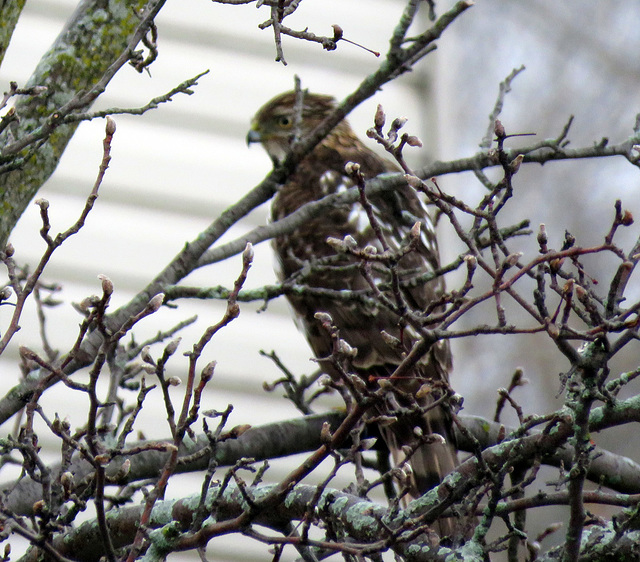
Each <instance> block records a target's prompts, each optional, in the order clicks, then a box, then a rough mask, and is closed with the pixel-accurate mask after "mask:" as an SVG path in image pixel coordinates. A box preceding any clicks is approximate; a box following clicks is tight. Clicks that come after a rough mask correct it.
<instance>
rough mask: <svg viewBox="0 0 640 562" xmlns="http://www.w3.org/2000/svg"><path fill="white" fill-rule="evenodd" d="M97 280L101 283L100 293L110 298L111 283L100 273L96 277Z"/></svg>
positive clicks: (111, 292) (111, 291)
mask: <svg viewBox="0 0 640 562" xmlns="http://www.w3.org/2000/svg"><path fill="white" fill-rule="evenodd" d="M98 279H100V282H101V283H102V292H103V293H104V294H105V295H106V296H108V297H110V296H111V295H112V294H113V281H111V279H109V278H108V277H107V276H106V275H103V274H102V273H101V274H100V275H98Z"/></svg>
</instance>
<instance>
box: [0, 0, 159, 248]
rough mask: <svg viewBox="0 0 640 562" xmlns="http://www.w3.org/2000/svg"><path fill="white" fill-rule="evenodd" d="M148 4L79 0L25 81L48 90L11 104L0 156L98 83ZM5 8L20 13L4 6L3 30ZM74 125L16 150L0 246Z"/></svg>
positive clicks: (5, 189)
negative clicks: (13, 118) (12, 118)
mask: <svg viewBox="0 0 640 562" xmlns="http://www.w3.org/2000/svg"><path fill="white" fill-rule="evenodd" d="M22 3H24V2H22ZM18 4H20V3H18ZM147 4H148V2H145V1H144V0H136V1H135V2H128V1H125V0H112V1H107V0H83V1H82V2H80V4H79V5H78V7H77V8H76V11H75V12H74V14H73V15H72V16H71V18H70V19H69V21H68V22H67V24H66V25H65V27H64V29H63V30H62V31H61V33H60V35H59V36H58V38H57V39H56V40H55V42H54V43H53V45H52V46H51V47H50V48H49V50H48V51H47V52H46V53H45V54H44V56H43V57H42V59H41V60H40V62H39V64H38V66H37V67H36V69H35V71H34V73H33V74H32V75H31V78H30V79H29V81H28V83H27V84H26V86H36V85H42V86H46V87H47V91H46V93H44V94H42V95H39V96H34V97H20V98H18V100H17V101H16V105H15V109H16V114H17V115H18V116H19V119H20V120H19V123H17V124H16V125H17V126H15V127H12V130H11V135H9V134H8V131H5V132H4V133H3V135H2V136H0V157H2V156H7V148H8V145H9V143H11V142H13V141H14V140H19V139H20V138H22V137H23V136H24V135H27V134H30V133H33V132H35V131H37V130H38V129H39V128H40V127H42V126H43V125H44V124H45V122H46V121H47V119H49V118H50V117H51V116H52V115H54V114H55V113H56V111H58V110H59V109H60V108H61V107H62V106H64V104H66V103H68V102H69V101H70V100H72V99H73V98H74V96H76V95H77V94H78V93H81V92H87V91H89V90H91V89H92V88H93V87H94V86H95V85H96V83H98V81H99V80H100V79H101V78H102V77H103V75H104V74H105V72H106V71H107V69H108V68H109V67H110V66H111V65H112V64H113V63H114V61H115V60H116V59H117V58H118V57H119V56H120V55H121V54H122V53H123V51H124V50H125V49H127V46H128V44H129V42H130V41H131V38H132V36H133V35H134V33H135V31H136V29H137V28H138V26H139V24H140V17H139V14H138V12H139V10H141V9H143V8H144V7H145V6H146V5H147ZM6 10H8V11H9V12H11V14H10V15H11V16H13V17H15V18H16V19H17V15H18V14H15V16H14V14H13V12H14V11H15V9H14V10H10V9H9V8H6V9H5V10H3V12H2V16H3V26H2V33H3V34H4V33H6V31H5V27H7V28H8V27H9V26H5V25H4V11H6ZM18 13H19V11H18ZM1 40H2V41H3V42H2V43H0V48H4V41H5V38H4V36H3V37H2V38H1ZM6 40H7V42H8V39H6ZM77 109H78V110H83V109H84V110H86V109H87V108H86V107H79V108H77ZM76 127H77V123H73V124H68V125H61V126H59V127H57V128H55V130H54V131H53V132H52V134H51V135H50V136H49V138H48V140H47V142H45V143H44V144H42V146H40V148H39V149H38V150H37V152H36V153H35V154H34V153H31V154H30V153H29V148H27V147H25V148H22V149H21V150H20V151H19V152H18V153H17V154H16V155H15V157H17V158H19V159H20V158H23V159H24V162H21V165H20V167H19V168H17V169H15V170H12V171H10V172H8V173H5V174H2V175H0V247H2V246H4V244H5V243H6V242H7V239H8V238H9V235H10V233H11V231H12V229H13V227H14V226H15V224H16V222H17V221H18V219H19V218H20V216H21V215H22V213H23V211H24V210H25V208H26V206H27V205H28V204H29V201H31V199H33V197H34V195H35V194H36V193H37V192H38V189H39V188H40V187H41V186H42V184H43V183H44V182H45V181H46V180H47V179H48V178H49V176H50V175H51V174H52V173H53V171H54V170H55V169H56V166H57V165H58V162H59V161H60V157H61V156H62V154H63V153H64V150H65V148H66V146H67V144H68V142H69V140H70V139H71V137H72V136H73V134H74V132H75V130H76Z"/></svg>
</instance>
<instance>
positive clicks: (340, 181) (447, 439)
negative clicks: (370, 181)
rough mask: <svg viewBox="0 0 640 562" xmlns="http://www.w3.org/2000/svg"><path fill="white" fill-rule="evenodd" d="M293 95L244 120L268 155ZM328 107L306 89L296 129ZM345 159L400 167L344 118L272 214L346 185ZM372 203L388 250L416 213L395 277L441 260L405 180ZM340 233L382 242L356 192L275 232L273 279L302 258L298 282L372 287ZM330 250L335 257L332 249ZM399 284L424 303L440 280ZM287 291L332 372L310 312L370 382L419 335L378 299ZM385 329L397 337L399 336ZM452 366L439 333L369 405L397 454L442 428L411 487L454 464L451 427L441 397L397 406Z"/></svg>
mask: <svg viewBox="0 0 640 562" xmlns="http://www.w3.org/2000/svg"><path fill="white" fill-rule="evenodd" d="M295 100H296V94H295V92H287V93H284V94H281V95H279V96H276V97H275V98H273V99H272V100H271V101H269V102H268V103H267V104H266V105H264V106H263V107H262V108H261V109H260V110H259V111H258V113H257V114H256V115H255V117H254V118H253V121H252V124H251V130H250V132H249V135H248V137H247V140H248V142H250V143H251V142H260V143H262V146H263V147H264V148H265V150H266V151H267V152H268V154H269V156H270V157H271V159H272V160H273V162H274V164H277V163H279V162H281V161H282V160H283V159H284V157H285V156H286V154H287V152H288V150H289V146H290V143H291V139H292V137H293V132H294V131H293V128H294V123H295V122H296V115H295V110H294V104H295ZM334 107H335V100H334V98H332V97H330V96H325V95H318V94H311V93H305V94H304V98H303V106H302V114H301V116H300V117H299V118H298V119H299V122H300V131H299V132H300V133H301V134H302V135H304V134H305V133H308V132H310V131H312V130H313V129H314V128H316V127H317V126H318V125H319V124H320V122H321V121H322V120H323V119H324V118H325V117H327V115H328V114H329V113H330V112H331V111H332V110H333V109H334ZM348 162H354V163H357V164H359V165H360V171H361V172H362V174H363V175H364V177H365V178H372V177H374V176H377V175H379V174H382V173H385V172H398V171H399V169H398V168H397V167H396V166H395V165H394V164H393V163H392V162H389V161H387V160H385V159H383V158H381V157H380V156H378V155H377V154H376V153H374V152H373V151H372V150H370V149H369V148H367V147H366V146H365V145H364V144H363V143H362V142H361V141H360V140H359V139H358V137H357V136H356V135H355V134H354V132H353V131H352V129H351V127H350V126H349V124H348V123H347V121H342V122H341V123H339V124H338V125H337V126H336V127H335V128H334V129H333V131H332V132H331V133H329V134H328V135H327V137H326V138H325V139H324V140H323V141H322V142H321V143H320V144H318V145H317V146H316V147H315V149H314V150H313V151H312V152H311V153H310V154H309V155H308V156H306V157H305V158H304V159H303V160H302V161H301V162H300V163H299V164H298V166H297V168H296V169H295V171H294V173H293V174H292V175H291V176H290V177H289V179H288V180H287V181H286V183H285V184H284V185H282V186H281V187H280V188H279V190H278V192H277V194H276V196H275V198H274V200H273V204H272V208H271V213H272V220H273V221H277V220H280V219H282V218H283V217H286V216H287V215H289V214H290V213H292V212H294V211H295V210H297V209H299V208H300V207H301V206H302V205H304V204H305V203H308V202H310V201H315V200H317V199H321V198H322V197H324V196H325V195H328V194H330V193H336V192H341V191H344V190H345V189H347V188H349V187H352V186H353V181H352V180H351V178H350V177H349V175H347V173H346V172H345V165H346V164H347V163H348ZM370 203H371V205H372V207H373V211H374V215H375V217H376V219H377V222H378V224H379V225H380V227H381V229H382V232H383V235H384V238H385V239H386V242H387V244H388V247H389V248H390V249H391V250H397V249H399V248H400V247H401V245H402V244H403V243H405V244H406V240H407V236H408V234H409V232H410V230H411V228H412V227H413V226H414V224H415V223H416V222H418V221H419V222H420V223H421V232H420V239H419V241H418V244H417V248H416V249H415V250H414V251H411V252H409V253H407V254H406V255H405V256H404V257H402V259H401V260H400V261H399V263H398V271H399V273H400V278H401V280H402V279H408V278H409V277H412V278H415V277H417V276H419V275H420V274H421V273H425V272H429V271H431V270H433V269H434V268H436V267H438V263H439V258H438V248H437V244H436V238H435V233H434V229H433V225H432V223H431V220H430V218H429V216H428V214H427V211H426V209H425V207H424V206H423V204H422V203H421V201H420V199H419V198H418V196H417V195H416V193H415V192H414V191H413V190H412V189H411V188H410V187H409V186H408V185H404V186H401V187H399V188H397V189H396V190H395V191H393V192H386V193H384V194H383V195H379V196H375V197H371V200H370ZM347 235H351V236H352V237H353V238H354V239H355V240H356V241H357V243H358V247H359V248H364V247H366V246H367V245H370V246H373V247H375V248H377V250H378V252H381V251H382V246H381V243H380V241H379V239H378V237H377V236H376V234H375V232H374V230H373V229H372V227H371V224H370V221H369V220H368V217H367V214H366V212H365V210H364V209H363V206H362V205H361V203H360V202H356V203H353V204H348V205H342V206H336V207H333V208H331V209H330V210H328V211H326V212H323V213H322V214H321V215H320V216H317V217H314V218H312V219H310V220H309V221H307V222H306V223H305V224H303V225H302V226H300V227H299V228H298V229H296V230H295V231H294V232H292V233H290V234H287V235H284V236H281V237H278V238H276V239H275V240H274V247H275V250H276V253H277V258H278V262H279V269H280V271H279V272H278V274H279V276H280V279H281V280H284V279H287V278H289V277H291V276H292V275H293V274H296V273H299V272H300V271H301V270H302V269H303V268H304V271H303V273H304V283H305V284H306V285H308V286H310V287H319V288H324V289H333V290H344V289H350V290H354V291H356V290H370V288H371V287H370V284H369V283H367V281H366V279H365V277H364V276H363V274H362V269H361V267H359V266H360V263H361V260H360V259H359V258H357V257H354V256H351V255H348V254H344V253H343V254H338V255H337V256H336V251H335V250H334V248H332V246H331V245H329V244H327V238H329V237H333V238H338V239H340V240H342V239H344V237H345V236H347ZM330 256H334V258H333V259H329V257H330ZM323 258H324V259H323ZM318 260H321V263H318ZM370 275H371V277H373V278H374V280H375V281H376V282H378V283H387V286H388V283H389V281H390V279H391V277H390V275H389V272H388V268H384V267H381V266H380V265H379V264H376V263H373V264H372V267H371V271H370ZM401 290H402V293H403V296H404V298H405V299H406V302H407V303H408V305H409V306H410V307H412V308H413V309H415V310H417V311H422V310H424V309H425V308H426V307H427V306H428V305H429V304H430V303H432V302H434V301H435V300H436V299H437V298H438V297H439V296H440V295H441V293H442V291H443V283H442V281H441V280H437V281H433V282H430V283H417V284H416V283H414V284H407V285H406V286H403V287H402V289H401ZM387 295H388V296H389V297H390V298H391V299H392V300H393V299H394V296H393V295H392V294H391V292H390V291H387ZM288 299H289V302H290V303H291V306H292V308H293V310H294V312H295V315H296V316H297V318H296V320H297V322H298V324H299V326H300V327H301V329H302V330H303V331H304V333H305V335H306V337H307V340H308V341H309V344H310V345H311V348H312V349H313V351H314V353H315V355H316V357H317V358H318V359H319V360H320V365H321V366H322V368H323V369H324V370H325V371H326V372H327V373H329V374H330V375H332V376H334V377H336V375H337V373H335V372H333V367H332V365H331V362H330V361H322V359H323V358H326V357H328V356H330V355H331V352H332V343H331V339H330V336H329V335H328V334H327V332H326V330H324V329H323V328H322V326H321V323H320V321H319V320H318V319H317V318H316V317H315V314H316V313H317V312H324V313H327V314H329V315H330V316H331V319H332V321H333V324H334V325H335V326H336V327H337V328H338V329H339V335H340V338H342V339H343V340H345V341H346V342H347V343H348V344H349V345H350V346H351V347H352V348H354V349H355V350H357V354H356V355H355V357H354V358H353V360H352V368H353V370H355V371H356V372H357V373H358V374H359V375H360V376H361V377H362V378H363V379H364V380H365V381H366V382H367V384H368V385H369V386H370V388H377V381H380V380H381V379H388V377H389V376H390V375H391V374H392V373H393V372H394V370H395V369H396V367H397V366H398V365H399V364H400V362H401V361H402V359H403V355H404V354H405V353H406V352H408V351H409V350H410V349H411V347H412V345H413V344H414V343H415V342H416V341H417V340H418V339H419V336H418V334H417V332H416V330H415V329H413V328H412V327H411V326H410V325H407V324H406V322H405V323H403V322H401V321H400V319H399V318H398V316H396V315H395V314H394V313H392V312H391V311H390V310H389V309H388V308H386V307H384V306H382V305H378V306H374V305H370V304H367V305H364V304H362V303H358V302H354V301H351V302H346V301H345V300H340V299H332V298H331V297H330V296H309V295H291V296H289V297H288ZM383 332H386V334H391V335H392V336H394V337H395V338H397V343H396V345H394V343H393V342H392V341H391V342H390V338H388V337H385V335H384V334H383ZM398 344H399V345H398ZM450 369H451V353H450V350H449V346H448V343H447V342H446V341H439V342H437V343H436V344H435V345H433V346H432V347H431V349H430V351H429V352H428V353H427V354H426V355H425V356H424V357H423V358H422V359H421V360H420V362H419V363H418V366H417V367H416V368H415V369H414V372H413V373H410V375H409V376H404V377H401V378H400V379H394V388H397V389H398V390H399V392H391V391H390V392H388V393H387V395H388V398H387V400H386V402H385V403H384V404H380V406H379V407H378V409H377V412H374V415H376V414H377V415H380V414H384V415H387V416H397V417H398V421H397V422H394V423H392V424H391V425H385V426H384V427H381V428H380V429H381V433H382V435H383V437H384V439H385V441H386V443H387V446H388V447H389V450H390V451H391V453H392V455H393V459H394V461H395V462H396V463H397V464H402V463H403V462H404V461H405V452H404V451H403V450H402V449H403V446H404V445H415V444H416V441H417V437H416V433H415V427H417V426H419V427H420V428H421V429H422V431H423V434H424V435H429V434H432V433H438V434H440V435H441V436H442V437H443V438H444V440H441V439H436V440H433V441H435V442H433V443H430V444H422V445H420V446H419V447H418V449H417V451H416V452H415V453H414V454H413V455H412V456H411V458H410V459H409V460H408V463H409V465H410V466H411V469H412V484H413V485H412V492H411V493H412V495H414V496H417V495H420V494H421V493H422V492H424V491H426V490H428V489H430V488H432V487H434V486H436V485H437V484H439V483H440V481H441V480H442V477H443V476H444V475H446V474H447V473H448V472H450V471H451V470H453V469H454V468H455V466H456V465H457V456H456V449H455V446H454V442H453V429H452V427H451V421H450V419H449V414H448V410H447V409H446V406H445V407H440V406H437V407H435V408H433V409H430V410H428V411H427V412H426V413H424V414H419V415H416V414H415V413H414V415H413V416H411V415H408V416H404V417H403V416H402V415H401V412H402V411H405V412H406V411H407V410H408V409H410V407H411V406H415V405H416V398H415V397H416V395H417V396H419V398H418V399H417V402H418V403H419V404H420V405H421V406H427V405H428V404H429V403H432V402H433V401H434V400H435V399H437V398H438V397H439V396H441V395H442V392H441V390H440V387H439V386H438V384H437V383H438V381H447V380H448V377H449V371H450ZM430 384H433V387H432V388H433V390H432V391H431V392H429V390H428V389H429V385H430ZM425 388H426V389H427V390H426V391H425ZM420 389H422V390H421V391H420V392H419V393H418V390H420ZM416 393H417V394H416ZM414 410H415V408H414ZM405 450H406V449H405ZM447 521H448V523H447ZM450 525H451V520H444V521H443V522H440V529H439V530H440V531H441V535H442V534H450V533H451V531H452V527H451V526H450Z"/></svg>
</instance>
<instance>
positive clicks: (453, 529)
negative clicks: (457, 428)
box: [380, 407, 465, 543]
mask: <svg viewBox="0 0 640 562" xmlns="http://www.w3.org/2000/svg"><path fill="white" fill-rule="evenodd" d="M421 421H422V423H419V424H415V423H411V420H410V419H399V420H398V421H397V422H395V423H393V424H392V425H390V426H386V427H383V428H380V429H381V433H382V435H383V437H384V440H385V441H386V443H387V447H388V448H389V451H390V452H391V456H392V458H393V461H394V465H395V466H403V465H407V464H408V466H409V467H410V469H411V474H410V476H409V478H410V480H409V482H408V484H409V493H408V494H407V495H405V497H404V498H403V503H404V505H405V507H406V505H407V504H408V503H409V501H411V500H413V499H415V498H417V497H420V496H421V495H422V494H424V493H425V492H427V491H428V490H430V489H432V488H435V487H436V486H438V485H439V484H440V483H441V482H442V480H443V479H444V477H445V476H446V475H447V474H449V473H450V472H452V471H453V470H455V468H456V467H457V466H458V464H459V462H458V454H457V450H456V444H455V437H454V435H453V428H452V425H451V423H452V422H451V420H450V417H449V415H448V412H447V411H446V410H445V409H444V408H442V407H436V408H434V409H432V410H429V411H428V412H427V413H426V414H425V415H424V418H423V420H421ZM415 427H420V429H421V430H422V432H423V434H424V435H425V436H429V435H433V436H435V435H437V436H439V437H441V438H442V439H440V438H439V437H438V438H436V439H429V438H428V437H427V439H426V441H431V442H427V443H422V444H420V445H418V446H417V448H416V442H417V440H418V437H416V434H415ZM412 451H413V452H412ZM411 452H412V453H411ZM407 454H409V458H407ZM463 523H464V521H462V520H460V519H457V518H452V517H443V518H441V519H438V521H437V522H436V523H435V524H434V525H433V529H434V531H436V532H437V533H438V535H439V536H440V538H444V537H448V538H449V540H450V541H451V542H454V543H459V542H462V540H463V539H464V536H463V535H464V534H465V533H464V530H463V528H462V527H463Z"/></svg>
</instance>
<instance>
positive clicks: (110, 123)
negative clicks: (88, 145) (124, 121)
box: [104, 115, 116, 137]
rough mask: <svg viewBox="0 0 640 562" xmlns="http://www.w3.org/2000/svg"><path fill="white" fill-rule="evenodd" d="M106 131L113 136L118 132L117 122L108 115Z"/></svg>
mask: <svg viewBox="0 0 640 562" xmlns="http://www.w3.org/2000/svg"><path fill="white" fill-rule="evenodd" d="M104 132H105V133H106V134H107V135H108V136H110V137H112V136H113V135H114V134H115V132H116V122H115V121H114V120H113V119H112V118H111V117H109V116H108V115H107V124H106V125H105V128H104Z"/></svg>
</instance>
